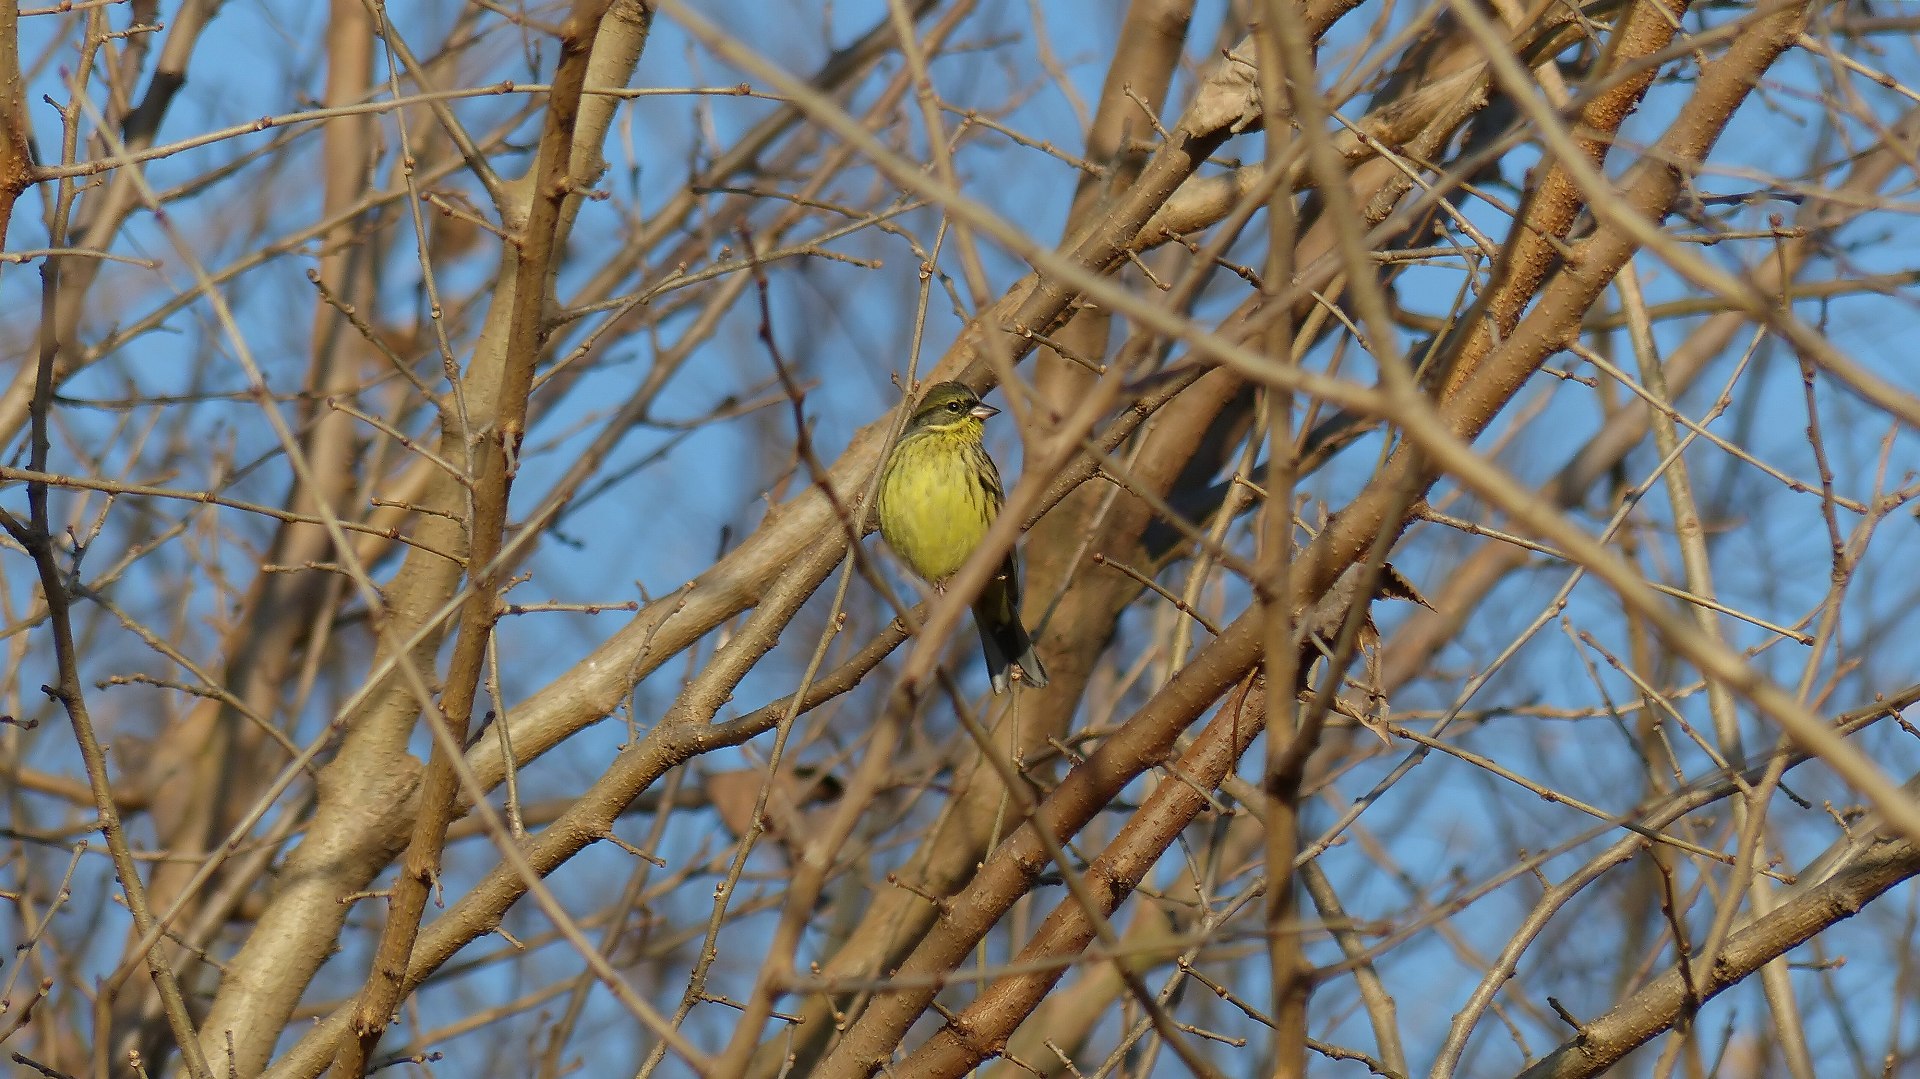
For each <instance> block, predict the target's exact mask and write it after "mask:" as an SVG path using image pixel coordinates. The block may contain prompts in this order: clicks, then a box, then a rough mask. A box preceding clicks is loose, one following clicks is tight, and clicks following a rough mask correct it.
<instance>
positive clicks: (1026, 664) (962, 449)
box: [880, 382, 1047, 693]
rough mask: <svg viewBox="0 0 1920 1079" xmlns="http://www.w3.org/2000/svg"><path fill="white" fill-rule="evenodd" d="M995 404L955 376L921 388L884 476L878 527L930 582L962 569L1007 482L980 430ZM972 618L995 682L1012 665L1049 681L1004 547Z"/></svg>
mask: <svg viewBox="0 0 1920 1079" xmlns="http://www.w3.org/2000/svg"><path fill="white" fill-rule="evenodd" d="M999 414H1000V410H999V409H997V408H994V407H993V406H992V405H987V404H982V403H981V401H980V396H979V395H978V394H976V393H974V392H973V391H972V390H970V389H968V388H967V387H965V386H962V385H961V384H960V383H958V382H940V383H936V384H934V385H933V386H930V387H928V388H927V392H926V395H925V396H923V397H922V398H921V399H920V405H919V407H918V408H916V409H914V412H913V418H912V419H911V420H908V421H907V429H906V431H905V432H903V433H902V434H901V436H900V441H899V442H898V443H896V444H895V445H894V447H893V455H892V456H890V457H888V458H887V465H886V470H885V472H884V474H883V475H882V476H881V478H880V535H881V536H882V537H884V538H885V539H886V541H887V546H889V547H891V548H893V552H894V553H895V554H897V555H899V556H900V559H901V561H903V562H905V563H906V564H907V565H908V566H909V567H910V568H912V570H913V572H915V573H917V574H919V575H920V576H921V577H923V578H925V579H926V581H927V583H928V584H931V585H933V587H934V588H935V589H936V590H939V591H944V590H945V588H946V583H947V579H948V578H950V577H952V576H953V575H954V574H955V573H958V572H959V571H960V567H961V566H962V565H964V564H965V563H966V561H967V556H968V555H971V554H972V553H973V549H974V548H976V547H978V546H980V541H981V540H983V539H985V538H986V535H987V529H988V528H989V527H991V526H992V525H993V519H994V518H995V517H997V516H998V515H999V513H1000V505H1001V503H1002V502H1004V501H1005V500H1006V492H1005V491H1003V490H1002V489H1001V487H1000V470H999V469H997V468H995V467H993V458H991V457H988V456H987V450H986V447H985V446H983V445H982V444H981V441H980V439H981V436H982V435H983V434H985V433H986V421H987V419H988V418H989V417H992V416H997V415H999ZM973 621H974V625H976V626H977V627H979V630H980V646H981V648H982V649H983V650H984V651H985V652H986V654H987V673H988V674H989V675H991V676H992V677H993V691H994V692H995V693H1005V692H1006V691H1007V689H1008V687H1009V686H1010V685H1011V684H1012V671H1013V668H1014V667H1019V668H1020V676H1021V681H1022V682H1025V683H1026V684H1027V685H1030V686H1044V685H1046V684H1047V672H1046V669H1045V668H1044V667H1042V666H1040V657H1038V656H1036V655H1034V654H1033V638H1031V637H1029V636H1028V635H1027V628H1026V626H1024V625H1022V624H1021V622H1020V564H1019V561H1018V559H1017V558H1015V556H1014V552H1012V551H1008V552H1007V557H1006V560H1005V561H1004V562H1002V563H1001V564H1000V572H998V573H997V574H995V575H994V576H993V578H992V579H991V580H989V581H988V582H987V586H986V587H985V588H984V589H982V590H981V592H980V597H979V598H978V599H976V600H974V601H973Z"/></svg>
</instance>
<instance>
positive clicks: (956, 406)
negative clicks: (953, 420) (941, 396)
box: [947, 401, 965, 415]
mask: <svg viewBox="0 0 1920 1079" xmlns="http://www.w3.org/2000/svg"><path fill="white" fill-rule="evenodd" d="M963 407H965V406H963V405H961V403H960V402H958V401H948V402H947V411H948V412H951V413H954V414H955V415H958V414H959V413H960V409H961V408H963Z"/></svg>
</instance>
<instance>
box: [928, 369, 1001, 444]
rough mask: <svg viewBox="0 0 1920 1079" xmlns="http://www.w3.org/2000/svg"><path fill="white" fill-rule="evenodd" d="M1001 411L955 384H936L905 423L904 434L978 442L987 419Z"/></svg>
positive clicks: (970, 391) (930, 388) (977, 395)
mask: <svg viewBox="0 0 1920 1079" xmlns="http://www.w3.org/2000/svg"><path fill="white" fill-rule="evenodd" d="M999 414H1000V410H999V409H997V408H995V407H993V406H992V405H989V404H984V403H982V402H981V400H980V395H979V394H977V393H974V392H973V391H972V390H970V389H968V388H966V387H965V386H962V385H961V384H960V383H958V382H937V383H935V384H934V385H932V386H930V387H928V388H927V392H926V396H924V397H922V398H920V405H919V407H918V408H915V409H914V410H913V419H911V420H908V421H907V432H906V433H907V434H909V435H911V434H916V433H918V432H922V431H940V432H945V433H948V434H961V435H965V436H967V437H970V438H979V437H980V434H981V432H982V431H983V430H984V429H985V427H986V423H985V421H986V420H987V418H988V417H990V416H997V415H999Z"/></svg>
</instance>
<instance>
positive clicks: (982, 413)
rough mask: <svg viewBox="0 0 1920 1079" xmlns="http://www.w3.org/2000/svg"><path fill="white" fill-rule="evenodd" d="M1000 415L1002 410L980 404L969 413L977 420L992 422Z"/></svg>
mask: <svg viewBox="0 0 1920 1079" xmlns="http://www.w3.org/2000/svg"><path fill="white" fill-rule="evenodd" d="M999 414H1000V410H999V409H997V408H995V407H993V406H992V405H989V404H978V405H975V406H973V409H972V410H971V411H969V412H968V413H967V415H969V416H972V417H973V418H974V419H976V420H990V419H992V418H994V417H995V416H998V415H999Z"/></svg>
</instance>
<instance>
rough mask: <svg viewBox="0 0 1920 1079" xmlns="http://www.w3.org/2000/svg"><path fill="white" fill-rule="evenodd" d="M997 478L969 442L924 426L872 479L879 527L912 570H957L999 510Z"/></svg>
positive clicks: (941, 576)
mask: <svg viewBox="0 0 1920 1079" xmlns="http://www.w3.org/2000/svg"><path fill="white" fill-rule="evenodd" d="M1000 498H1001V495H1000V477H999V474H998V472H997V471H996V470H995V469H994V467H993V461H992V460H991V459H990V458H988V457H987V455H986V451H985V450H984V449H983V448H981V446H980V443H979V441H978V440H977V439H969V438H966V437H965V436H964V435H958V434H954V433H948V432H939V431H929V432H925V433H921V434H917V435H914V436H911V437H909V438H906V439H903V440H902V441H901V442H900V444H899V445H898V446H897V447H895V449H894V453H893V456H892V457H891V458H890V459H889V460H888V462H887V472H886V475H885V476H884V477H883V478H882V479H881V482H880V532H881V535H882V536H884V537H885V538H886V541H887V546H889V547H892V548H893V550H894V553H895V554H897V555H899V556H900V558H901V559H902V560H903V561H905V562H906V563H907V565H908V566H909V567H911V568H912V569H913V571H914V572H915V573H917V574H919V575H920V576H921V577H924V578H925V579H927V580H928V581H931V582H933V583H935V584H940V583H943V582H945V581H946V579H947V578H949V577H951V576H953V575H954V574H955V573H957V572H959V570H960V567H961V565H963V564H964V563H965V562H966V560H967V556H968V555H970V554H972V553H973V549H974V548H975V547H978V546H980V541H981V540H982V539H984V538H986V535H987V529H988V527H990V526H991V525H992V524H993V519H994V517H995V516H996V515H998V513H999V512H1000Z"/></svg>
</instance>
